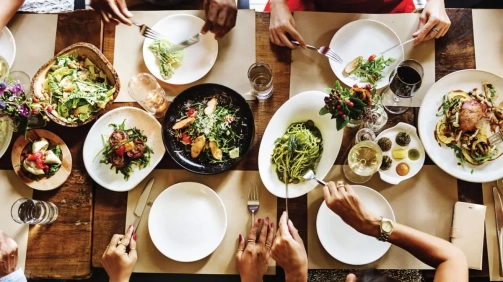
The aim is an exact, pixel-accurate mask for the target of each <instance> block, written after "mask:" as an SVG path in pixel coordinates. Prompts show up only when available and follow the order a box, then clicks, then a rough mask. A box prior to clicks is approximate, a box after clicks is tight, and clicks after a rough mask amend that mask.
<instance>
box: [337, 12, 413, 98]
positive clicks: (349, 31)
mask: <svg viewBox="0 0 503 282" xmlns="http://www.w3.org/2000/svg"><path fill="white" fill-rule="evenodd" d="M399 43H401V42H400V38H398V35H396V33H395V32H394V31H393V30H392V29H391V28H389V27H388V26H387V25H385V24H383V23H380V22H378V21H374V20H358V21H354V22H350V23H348V24H347V25H345V26H343V27H341V29H339V30H338V31H337V32H336V33H335V35H334V37H332V41H330V48H331V49H333V50H334V51H335V53H337V54H338V55H339V56H340V57H341V58H342V59H343V60H344V63H343V64H339V63H336V62H334V61H332V60H329V62H330V67H332V71H333V72H334V73H335V75H336V76H337V78H338V79H339V80H340V81H342V82H343V83H344V84H346V85H347V86H350V87H351V86H353V85H354V84H356V83H357V84H360V85H364V84H368V83H365V82H360V79H359V78H358V77H356V76H355V75H346V74H344V73H343V70H344V68H345V67H346V64H347V63H349V62H351V61H352V60H353V59H355V58H356V57H358V56H363V58H365V59H367V58H368V57H369V56H370V55H372V54H375V55H378V54H379V53H381V52H382V51H384V50H386V49H388V48H390V47H392V46H394V45H396V44H399ZM389 57H392V58H395V59H396V60H395V62H393V63H392V64H391V65H390V66H388V67H387V68H385V69H384V71H383V75H384V77H383V78H382V79H380V80H379V81H377V89H381V88H383V87H385V86H387V85H388V84H389V75H390V74H391V71H392V70H393V69H394V68H395V67H396V66H397V65H398V64H399V63H400V62H401V61H402V60H403V47H396V48H394V49H393V50H391V51H389V52H386V53H385V54H384V58H389Z"/></svg>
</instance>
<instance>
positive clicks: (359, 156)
mask: <svg viewBox="0 0 503 282" xmlns="http://www.w3.org/2000/svg"><path fill="white" fill-rule="evenodd" d="M381 163H382V151H381V148H380V147H379V146H378V145H377V144H376V143H375V142H373V141H368V140H367V141H362V142H359V143H357V144H356V145H354V146H353V148H351V150H350V151H349V155H348V158H347V159H346V161H345V163H344V166H343V167H342V170H343V172H344V175H345V176H346V178H347V179H348V180H349V181H351V182H353V183H364V182H367V181H368V180H369V179H370V178H371V177H372V175H374V173H376V172H377V170H379V167H380V166H381Z"/></svg>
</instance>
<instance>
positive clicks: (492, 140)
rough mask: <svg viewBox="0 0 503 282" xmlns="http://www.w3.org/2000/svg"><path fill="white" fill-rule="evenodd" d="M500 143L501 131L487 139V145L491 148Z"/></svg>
mask: <svg viewBox="0 0 503 282" xmlns="http://www.w3.org/2000/svg"><path fill="white" fill-rule="evenodd" d="M501 141H503V132H501V131H498V132H496V133H494V134H493V135H491V137H489V144H490V145H491V146H492V145H496V144H499V143H501Z"/></svg>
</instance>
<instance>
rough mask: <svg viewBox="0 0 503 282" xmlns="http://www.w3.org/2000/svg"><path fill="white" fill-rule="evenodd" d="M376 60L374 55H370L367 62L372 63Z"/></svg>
mask: <svg viewBox="0 0 503 282" xmlns="http://www.w3.org/2000/svg"><path fill="white" fill-rule="evenodd" d="M375 58H376V55H370V57H369V58H368V60H367V61H369V62H372V61H373V60H374V59H375Z"/></svg>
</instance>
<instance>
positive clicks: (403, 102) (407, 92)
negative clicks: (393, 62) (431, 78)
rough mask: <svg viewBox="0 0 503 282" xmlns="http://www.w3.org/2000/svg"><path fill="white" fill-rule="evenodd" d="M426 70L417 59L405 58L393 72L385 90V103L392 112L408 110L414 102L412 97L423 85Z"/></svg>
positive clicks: (399, 112) (398, 112)
mask: <svg viewBox="0 0 503 282" xmlns="http://www.w3.org/2000/svg"><path fill="white" fill-rule="evenodd" d="M423 75H424V70H423V66H421V64H420V63H419V62H417V61H415V60H405V61H403V62H401V63H400V64H398V66H397V67H396V68H395V69H394V70H393V71H392V72H391V74H390V77H389V87H388V88H387V89H386V90H385V92H384V94H383V95H384V98H383V104H384V107H385V108H386V110H387V111H388V112H389V113H392V114H401V113H404V112H405V111H407V110H408V109H409V108H410V106H411V104H412V97H414V94H415V93H416V92H417V90H419V88H420V87H421V83H422V80H423Z"/></svg>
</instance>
